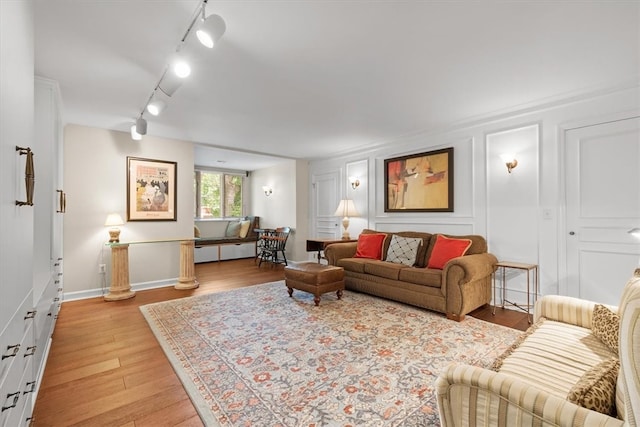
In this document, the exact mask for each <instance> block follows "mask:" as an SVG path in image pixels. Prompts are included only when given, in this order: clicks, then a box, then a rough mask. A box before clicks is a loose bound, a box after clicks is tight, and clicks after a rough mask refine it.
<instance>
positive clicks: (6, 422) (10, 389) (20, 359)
mask: <svg viewBox="0 0 640 427" xmlns="http://www.w3.org/2000/svg"><path fill="white" fill-rule="evenodd" d="M34 354H35V346H34V345H33V327H32V325H31V324H29V326H28V327H27V330H26V331H25V333H24V335H23V336H22V340H21V341H20V347H19V351H18V353H17V354H16V356H15V357H10V358H5V360H4V361H5V362H7V361H9V362H8V363H7V364H6V367H7V375H6V377H5V378H4V381H3V382H1V383H0V401H2V403H1V405H2V408H3V411H2V413H1V414H0V426H2V427H4V426H10V427H13V426H18V425H24V422H21V421H20V419H21V417H22V412H23V408H24V404H25V401H29V402H30V401H31V392H32V391H33V389H34V387H35V383H34V382H33V381H34V378H35V375H34V373H33V357H34Z"/></svg>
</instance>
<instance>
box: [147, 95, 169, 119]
mask: <svg viewBox="0 0 640 427" xmlns="http://www.w3.org/2000/svg"><path fill="white" fill-rule="evenodd" d="M166 106H167V104H166V103H165V102H164V101H163V100H161V99H154V100H153V101H151V102H150V103H148V104H147V111H148V112H149V114H152V115H154V116H157V115H158V114H160V113H162V111H164V109H165V108H166Z"/></svg>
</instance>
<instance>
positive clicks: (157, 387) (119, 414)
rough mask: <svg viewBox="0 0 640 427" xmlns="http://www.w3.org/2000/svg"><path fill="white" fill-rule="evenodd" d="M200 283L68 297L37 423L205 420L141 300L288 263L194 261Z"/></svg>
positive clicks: (221, 287)
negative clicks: (125, 295)
mask: <svg viewBox="0 0 640 427" xmlns="http://www.w3.org/2000/svg"><path fill="white" fill-rule="evenodd" d="M196 277H197V278H198V281H199V282H200V287H198V288H197V289H193V290H186V291H180V290H176V289H174V288H172V287H167V288H159V289H151V290H146V291H139V292H137V293H136V296H135V297H134V298H132V299H129V300H125V301H114V302H105V301H104V300H103V299H102V298H92V299H87V300H81V301H72V302H65V303H63V304H62V308H61V310H60V314H59V317H58V320H57V323H56V329H55V331H54V334H53V340H52V347H51V349H50V353H49V358H48V361H47V366H46V369H45V372H44V377H43V380H42V384H41V387H40V391H39V393H38V396H37V400H36V405H35V410H34V415H33V425H34V426H55V427H58V426H69V425H78V426H82V425H85V426H92V427H93V426H106V425H109V426H126V427H134V426H135V427H140V426H154V427H155V426H159V425H172V426H181V427H192V426H194V427H195V426H198V427H200V426H202V421H201V420H200V418H199V416H198V414H197V412H196V409H195V407H194V406H193V405H192V404H191V401H190V400H189V398H188V396H187V394H186V392H185V390H184V388H183V387H182V384H181V383H180V381H179V379H178V377H177V375H176V374H175V372H174V371H173V368H172V367H171V364H170V363H169V361H168V359H167V358H166V356H165V355H164V352H163V351H162V348H161V347H160V345H159V344H158V342H157V341H156V339H155V337H154V335H153V333H152V332H151V329H150V328H149V325H148V324H147V322H146V321H145V319H144V317H143V316H142V313H141V312H140V310H139V307H140V306H141V305H145V304H151V303H155V302H160V301H167V300H172V299H176V298H184V297H187V296H192V295H202V294H207V293H211V292H224V291H228V290H232V289H237V288H241V287H245V286H251V285H256V284H260V283H266V282H273V281H277V280H282V279H283V278H284V269H283V266H282V265H278V266H276V267H275V268H272V267H271V266H269V265H265V264H263V265H262V266H261V267H258V266H257V265H256V264H255V263H254V262H253V259H244V260H234V261H223V262H213V263H206V264H197V265H196ZM471 315H472V316H474V317H478V318H480V319H483V320H486V321H488V322H492V323H496V324H501V325H504V326H509V327H513V328H516V329H521V330H524V329H526V328H527V327H528V323H527V319H526V314H525V313H521V312H516V311H513V310H502V309H498V310H497V311H496V315H495V316H494V315H492V314H491V307H481V308H479V309H478V310H476V311H474V312H473V313H471Z"/></svg>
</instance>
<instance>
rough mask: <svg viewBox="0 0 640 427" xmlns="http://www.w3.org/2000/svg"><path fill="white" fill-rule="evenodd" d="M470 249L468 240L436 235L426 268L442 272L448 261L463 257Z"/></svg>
mask: <svg viewBox="0 0 640 427" xmlns="http://www.w3.org/2000/svg"><path fill="white" fill-rule="evenodd" d="M470 247H471V240H469V239H450V238H448V237H445V236H443V235H441V234H438V236H437V237H436V244H435V245H434V246H433V251H432V252H431V257H429V264H428V265H427V268H437V269H438V270H442V269H443V268H444V266H445V264H446V263H447V262H449V260H451V259H453V258H457V257H459V256H462V255H464V254H465V253H466V252H467V250H468V249H469V248H470Z"/></svg>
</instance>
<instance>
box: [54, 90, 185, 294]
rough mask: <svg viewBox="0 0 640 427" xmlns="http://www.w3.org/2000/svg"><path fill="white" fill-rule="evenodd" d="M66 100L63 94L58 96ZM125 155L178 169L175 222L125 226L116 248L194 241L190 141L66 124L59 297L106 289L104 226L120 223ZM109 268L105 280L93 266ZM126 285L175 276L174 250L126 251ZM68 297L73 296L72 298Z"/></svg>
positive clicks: (176, 247)
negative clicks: (110, 219)
mask: <svg viewBox="0 0 640 427" xmlns="http://www.w3.org/2000/svg"><path fill="white" fill-rule="evenodd" d="M63 96H64V94H63ZM127 156H134V157H142V158H148V159H156V160H166V161H175V162H177V221H149V222H142V221H136V222H127V223H126V224H125V225H124V226H123V227H122V232H121V235H120V241H121V242H127V241H141V240H159V239H179V238H185V237H187V238H190V237H193V197H194V194H193V147H192V144H191V143H190V142H184V141H177V140H170V139H164V138H157V137H153V136H151V135H146V136H144V138H143V139H142V141H133V140H132V139H131V137H130V135H129V134H128V133H124V132H117V131H110V130H104V129H97V128H91V127H84V126H78V125H67V126H66V127H65V132H64V182H65V191H66V193H67V212H66V214H65V215H64V260H65V266H64V267H65V273H64V274H65V297H66V298H69V297H82V296H95V294H96V292H95V290H96V289H99V288H101V287H102V286H107V287H108V286H109V280H110V276H111V274H110V273H111V271H110V270H111V267H110V255H111V254H110V249H109V248H108V247H106V246H105V245H104V243H105V242H106V241H107V240H108V237H109V236H108V232H107V228H106V227H105V226H104V221H105V219H106V217H107V215H108V214H109V213H112V212H117V213H119V214H120V215H121V216H122V218H123V219H124V220H125V221H126V218H127V215H126V209H127V200H126V195H127V192H126V177H127ZM101 263H104V264H106V265H107V275H106V278H105V279H106V280H104V281H103V276H102V275H100V274H99V273H98V264H101ZM129 269H130V280H131V283H132V284H141V283H144V284H149V282H151V283H156V282H157V283H158V284H166V283H167V282H168V281H171V280H173V279H175V278H177V277H178V275H179V244H178V243H154V244H139V245H138V244H136V245H131V246H130V247H129ZM74 293H76V294H75V295H74Z"/></svg>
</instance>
